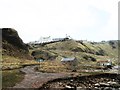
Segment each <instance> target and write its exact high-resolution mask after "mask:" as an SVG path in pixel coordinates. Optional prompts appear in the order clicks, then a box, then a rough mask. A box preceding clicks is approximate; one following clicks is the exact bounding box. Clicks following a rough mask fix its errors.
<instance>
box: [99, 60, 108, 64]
mask: <svg viewBox="0 0 120 90" xmlns="http://www.w3.org/2000/svg"><path fill="white" fill-rule="evenodd" d="M97 62H98V63H106V62H109V61H108V60H101V61H97Z"/></svg>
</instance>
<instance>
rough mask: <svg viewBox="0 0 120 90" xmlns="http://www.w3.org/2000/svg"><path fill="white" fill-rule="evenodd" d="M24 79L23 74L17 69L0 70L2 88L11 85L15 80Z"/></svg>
mask: <svg viewBox="0 0 120 90" xmlns="http://www.w3.org/2000/svg"><path fill="white" fill-rule="evenodd" d="M23 79H24V74H22V73H20V72H19V70H17V69H16V70H6V71H3V72H2V88H7V87H12V86H14V85H15V84H16V82H20V81H21V80H23Z"/></svg>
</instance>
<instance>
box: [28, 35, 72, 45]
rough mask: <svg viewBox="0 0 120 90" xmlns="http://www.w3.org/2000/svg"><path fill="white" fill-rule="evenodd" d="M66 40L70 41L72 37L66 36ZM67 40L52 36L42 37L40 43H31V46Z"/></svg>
mask: <svg viewBox="0 0 120 90" xmlns="http://www.w3.org/2000/svg"><path fill="white" fill-rule="evenodd" d="M65 38H69V39H70V36H67V35H66V37H65ZM65 38H51V37H50V36H48V37H40V39H39V40H38V41H33V42H30V44H39V43H47V42H53V41H62V40H64V39H65Z"/></svg>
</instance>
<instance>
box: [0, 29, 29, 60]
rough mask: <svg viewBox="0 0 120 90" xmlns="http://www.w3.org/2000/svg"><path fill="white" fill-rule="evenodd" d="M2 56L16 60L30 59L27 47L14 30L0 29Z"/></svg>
mask: <svg viewBox="0 0 120 90" xmlns="http://www.w3.org/2000/svg"><path fill="white" fill-rule="evenodd" d="M0 30H2V54H3V55H9V56H14V57H18V58H26V59H30V58H31V56H30V55H29V50H28V47H27V45H26V44H25V43H24V42H23V41H22V39H21V38H20V37H19V35H18V33H17V31H16V30H14V29H11V28H2V29H0Z"/></svg>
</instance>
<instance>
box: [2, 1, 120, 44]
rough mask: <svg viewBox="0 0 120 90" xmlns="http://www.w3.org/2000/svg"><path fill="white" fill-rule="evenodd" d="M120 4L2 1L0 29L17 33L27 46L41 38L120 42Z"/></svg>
mask: <svg viewBox="0 0 120 90" xmlns="http://www.w3.org/2000/svg"><path fill="white" fill-rule="evenodd" d="M119 1H120V0H0V11H1V17H0V20H1V22H0V25H1V27H11V28H14V29H15V30H17V31H18V33H19V36H20V37H21V38H22V40H23V41H24V42H25V43H28V42H30V41H35V40H39V39H40V37H48V36H52V37H54V38H62V37H65V35H66V34H67V35H70V36H71V37H72V38H73V39H76V40H88V41H95V42H100V41H103V40H104V41H108V40H118V2H119Z"/></svg>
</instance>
